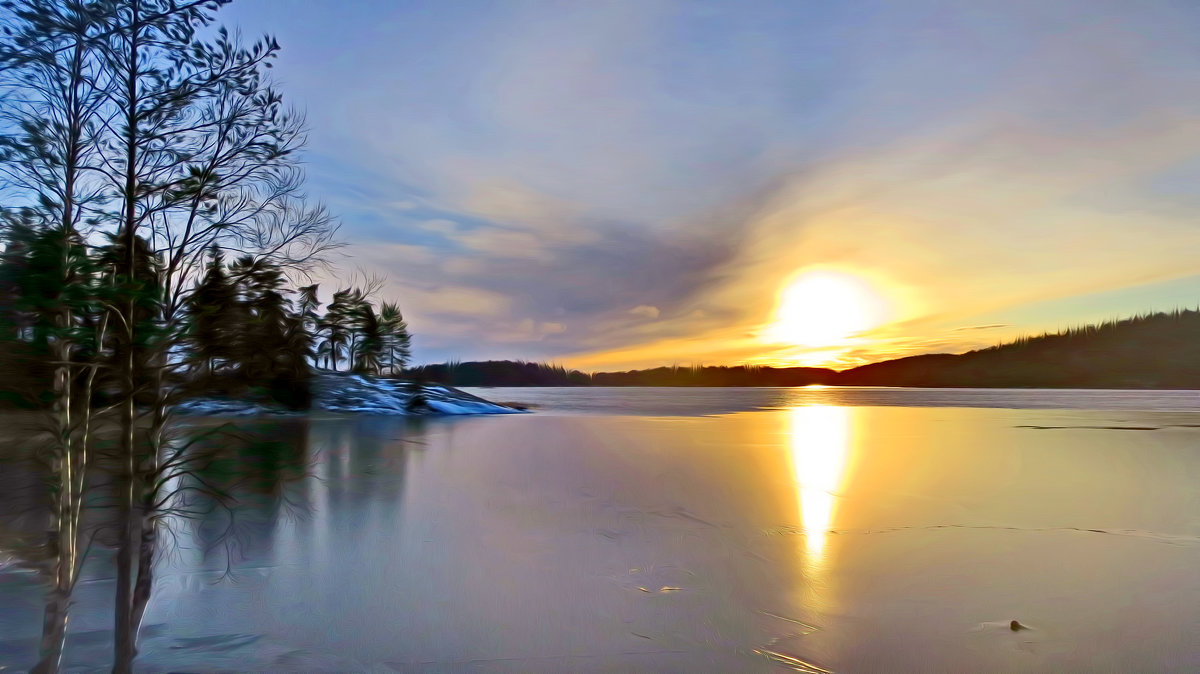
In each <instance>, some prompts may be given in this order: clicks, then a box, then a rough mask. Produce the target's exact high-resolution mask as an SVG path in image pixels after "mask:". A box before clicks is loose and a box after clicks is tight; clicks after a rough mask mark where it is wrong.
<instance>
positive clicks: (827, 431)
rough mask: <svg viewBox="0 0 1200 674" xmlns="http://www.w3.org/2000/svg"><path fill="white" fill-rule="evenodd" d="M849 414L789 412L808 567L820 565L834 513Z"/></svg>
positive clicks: (822, 409) (826, 408)
mask: <svg viewBox="0 0 1200 674" xmlns="http://www.w3.org/2000/svg"><path fill="white" fill-rule="evenodd" d="M850 412H851V410H850V409H848V408H845V407H835V406H830V405H809V406H805V407H795V408H792V409H791V411H790V439H791V454H792V470H793V476H794V479H795V482H796V488H797V491H798V499H797V500H798V502H799V505H800V521H801V524H802V527H803V529H804V536H805V539H806V541H807V543H806V550H807V552H808V555H809V560H808V561H809V564H810V565H811V566H814V567H818V566H821V562H822V560H823V559H824V552H825V537H826V533H827V532H828V531H829V528H830V527H831V526H832V525H833V520H834V517H835V515H836V510H837V494H838V491H839V490H840V489H841V487H842V482H843V480H844V478H845V473H846V465H847V462H848V460H849V458H850V451H851V447H850Z"/></svg>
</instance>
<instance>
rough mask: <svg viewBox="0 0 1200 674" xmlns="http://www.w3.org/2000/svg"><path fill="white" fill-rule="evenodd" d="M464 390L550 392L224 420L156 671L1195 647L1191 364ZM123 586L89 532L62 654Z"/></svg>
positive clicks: (36, 590) (702, 662)
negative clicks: (1177, 372)
mask: <svg viewBox="0 0 1200 674" xmlns="http://www.w3.org/2000/svg"><path fill="white" fill-rule="evenodd" d="M471 392H472V393H476V394H478V395H482V396H484V397H487V398H490V399H493V400H498V401H515V402H523V403H530V404H533V405H534V406H535V410H537V413H535V414H530V415H512V416H502V417H463V418H453V419H436V420H418V421H406V420H403V419H388V418H368V417H363V418H357V419H341V420H305V419H289V420H271V421H269V422H247V423H246V424H245V425H244V426H243V428H242V430H243V431H244V434H243V436H242V437H241V439H240V440H239V441H238V442H233V441H226V442H224V443H222V444H220V445H219V446H216V447H214V448H213V451H217V452H220V453H221V456H222V457H224V459H225V460H224V461H223V462H217V467H215V468H212V469H211V470H212V471H214V472H213V474H212V475H210V477H211V479H212V480H214V481H217V482H220V483H221V484H227V485H228V488H229V489H230V490H231V491H232V492H233V493H235V495H236V498H237V505H236V506H235V508H234V512H233V514H234V517H233V518H232V520H231V519H230V517H229V513H227V512H225V511H224V510H223V509H220V508H213V509H211V511H210V512H209V513H208V514H206V515H203V516H201V517H200V519H199V520H197V521H194V522H190V523H186V522H183V521H176V522H175V523H174V525H173V530H174V536H173V538H172V537H168V538H169V539H171V545H170V546H169V548H168V549H165V550H164V551H163V553H162V554H161V555H160V557H161V571H160V575H159V578H158V582H157V584H156V586H155V589H154V594H153V597H152V599H151V602H150V608H149V610H148V612H147V615H146V620H145V623H144V626H143V631H142V640H141V654H140V656H139V658H138V663H139V671H147V672H167V671H222V670H229V671H244V670H267V671H281V670H283V671H286V670H302V671H347V670H349V671H380V672H389V671H431V672H441V671H449V672H460V671H462V672H468V671H469V672H474V671H489V672H491V671H499V672H559V671H697V672H698V671H730V672H744V671H802V672H821V671H839V672H840V671H848V672H858V671H1044V672H1061V671H1198V670H1200V641H1198V640H1197V639H1196V634H1197V633H1198V631H1200V489H1197V485H1198V484H1200V393H1197V392H1194V391H1165V392H1161V391H1160V392H1144V391H1035V390H1029V391H1025V390H1003V391H997V390H946V389H943V390H929V389H925V390H921V389H909V390H906V389H808V388H806V389H663V388H659V389H589V388H580V389H526V388H522V389H475V390H472V391H471ZM231 522H232V524H233V527H232V529H230V523H231ZM0 532H8V534H9V536H10V537H11V539H10V540H8V541H3V542H0V543H2V544H0V548H3V550H4V551H5V552H7V553H11V554H9V555H8V557H9V562H10V563H9V564H8V566H7V567H5V568H4V570H2V571H0V669H7V670H23V669H26V668H28V667H29V665H30V664H31V663H32V662H33V661H34V660H35V659H36V652H37V639H38V635H39V634H40V628H41V616H42V599H43V591H42V587H41V585H40V584H39V582H38V580H37V577H36V576H35V575H34V574H33V573H31V572H29V571H26V570H24V569H23V568H22V565H21V564H20V563H19V555H17V554H16V553H14V552H12V551H15V550H18V549H19V548H20V545H21V543H22V542H21V541H19V540H16V534H15V533H14V532H15V529H14V528H12V527H10V528H7V529H0ZM227 532H231V533H227ZM114 586H115V583H114V582H113V581H112V563H111V557H110V556H109V555H107V554H106V553H104V551H100V552H98V553H97V554H94V555H93V557H92V559H91V560H90V562H89V565H88V567H87V569H86V573H85V579H84V581H82V583H81V584H80V585H79V587H78V588H77V590H76V595H75V602H74V607H73V613H72V616H71V622H70V625H71V632H70V637H69V640H68V646H67V656H66V662H67V664H68V665H69V668H70V669H72V670H83V671H90V670H93V669H94V670H95V671H107V669H108V666H109V662H110V658H111V652H112V647H111V639H112V635H111V626H110V623H111V619H112V596H113V591H114ZM1012 620H1018V621H1020V623H1021V624H1022V625H1025V626H1027V627H1028V628H1029V629H1022V630H1019V631H1013V630H1012V629H1010V621H1012Z"/></svg>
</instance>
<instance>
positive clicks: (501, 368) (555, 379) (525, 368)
mask: <svg viewBox="0 0 1200 674" xmlns="http://www.w3.org/2000/svg"><path fill="white" fill-rule="evenodd" d="M405 376H407V377H409V378H411V379H413V380H416V381H427V382H434V383H438V384H445V385H447V386H587V385H588V384H590V383H591V381H590V379H589V376H588V375H586V374H584V373H582V372H580V371H578V370H567V369H566V368H564V367H562V366H560V365H552V364H548V363H530V362H526V361H520V360H518V361H512V360H489V361H470V362H465V363H462V362H458V361H451V362H449V363H439V364H437V365H421V366H419V367H414V368H411V369H409V370H407V371H406V372H405Z"/></svg>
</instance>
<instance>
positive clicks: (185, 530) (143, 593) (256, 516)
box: [0, 417, 426, 658]
mask: <svg viewBox="0 0 1200 674" xmlns="http://www.w3.org/2000/svg"><path fill="white" fill-rule="evenodd" d="M425 435H426V422H425V421H424V420H418V419H409V420H404V421H401V420H397V419H385V418H367V417H363V418H357V419H347V420H336V421H323V422H321V421H319V422H310V421H309V420H308V419H306V418H300V419H282V420H271V421H262V422H248V423H239V424H237V425H231V424H226V425H222V426H217V427H205V426H193V427H183V428H180V429H179V433H178V434H177V437H175V438H173V439H171V440H170V443H171V444H172V445H173V446H174V447H175V448H176V449H177V450H178V456H179V457H180V464H179V468H180V469H179V470H177V471H175V472H174V473H175V474H174V475H173V476H172V477H170V478H169V479H165V480H163V481H162V482H161V483H160V484H157V485H149V486H148V488H147V489H146V491H145V492H144V493H146V494H152V495H153V496H154V497H153V498H149V499H146V500H145V501H144V502H143V503H142V507H140V508H138V509H137V510H135V511H134V512H133V513H132V514H131V515H132V516H133V517H135V518H138V520H139V527H140V526H141V524H140V521H141V520H142V518H145V521H148V522H150V523H151V524H152V527H153V530H154V532H155V535H154V536H152V537H146V536H144V535H143V536H138V535H136V534H135V535H134V536H131V537H129V538H128V539H123V538H122V536H121V535H120V532H121V530H122V525H123V524H124V521H123V519H122V518H123V517H125V516H127V515H130V513H125V512H124V511H123V510H122V509H121V508H120V507H118V504H119V500H120V498H121V493H122V489H123V487H124V486H125V485H124V483H123V481H122V480H121V478H120V476H121V469H120V466H119V465H115V464H116V463H117V462H116V461H115V460H114V458H113V457H112V456H111V454H110V452H108V451H106V450H108V449H111V448H110V447H107V445H110V444H111V443H112V439H111V438H101V439H99V441H98V442H97V443H96V445H97V451H96V454H97V457H99V458H100V459H101V460H98V461H96V462H95V463H94V465H93V470H92V475H91V477H90V478H89V481H88V485H87V487H88V489H87V498H86V502H85V506H86V507H84V508H83V514H84V517H83V522H82V526H81V528H82V530H83V532H84V533H83V537H84V539H85V540H86V541H87V542H88V544H89V545H88V546H85V552H86V550H87V549H89V548H90V549H91V554H95V553H96V552H97V551H105V554H104V557H105V559H104V560H95V561H103V562H104V563H105V564H107V563H109V561H110V560H109V559H108V557H109V556H110V555H111V554H113V553H118V552H119V551H120V549H121V546H122V545H125V546H127V550H126V552H127V553H128V554H131V555H132V556H133V558H134V559H138V560H139V564H138V566H139V567H144V568H139V569H138V571H137V573H138V582H137V583H136V587H137V591H136V592H135V593H134V596H133V598H132V599H133V600H134V602H135V605H134V611H133V612H132V619H133V620H134V622H133V624H132V625H131V629H130V632H131V633H132V634H133V635H134V636H135V638H136V634H137V631H138V627H139V625H140V623H141V620H142V617H143V616H144V614H145V611H146V609H147V607H148V604H149V602H150V600H151V590H152V588H153V580H154V576H155V574H154V573H153V571H154V569H155V568H156V567H157V566H158V565H159V564H160V562H161V561H162V560H163V559H164V558H174V557H177V556H181V555H185V554H186V555H189V556H191V555H193V554H194V555H195V557H193V558H192V560H189V561H188V564H189V565H190V564H192V563H199V564H208V565H212V566H220V567H222V568H224V569H225V570H226V571H228V570H230V569H232V568H233V565H234V563H236V562H237V561H239V560H240V559H241V558H243V557H246V556H248V555H255V556H257V555H258V553H259V552H261V551H263V550H268V549H271V548H273V547H275V546H276V545H277V543H276V536H277V533H278V532H279V531H280V529H281V527H282V526H284V525H286V524H287V523H289V522H292V521H295V522H297V523H298V526H297V527H296V529H295V531H296V533H297V534H298V535H299V536H300V537H301V539H304V540H306V542H307V544H308V545H320V544H321V541H324V540H328V537H327V536H326V534H327V533H328V532H329V531H334V530H344V529H345V528H347V527H352V528H353V529H354V530H355V531H357V532H360V533H362V534H365V535H370V534H371V532H373V531H374V530H376V529H377V528H378V527H380V526H391V524H390V523H391V522H392V521H393V520H395V519H396V518H397V517H398V516H399V512H398V510H399V507H400V503H401V502H402V500H403V496H404V486H405V484H404V482H405V479H406V470H405V468H406V463H407V460H408V456H409V454H410V453H411V452H410V450H413V449H418V450H420V449H423V447H424V444H425V443H424V436H425ZM40 441H41V439H40V438H37V437H33V436H32V435H31V436H30V437H29V439H28V440H27V441H26V440H22V441H19V442H14V443H10V445H9V451H7V452H6V453H5V455H4V456H2V457H0V566H2V565H4V564H5V563H7V562H6V561H5V560H6V559H11V560H12V562H11V563H15V564H18V565H20V566H23V567H26V568H29V569H32V570H36V571H37V572H38V574H39V579H40V580H41V581H42V583H43V584H45V585H46V587H47V588H48V590H50V591H48V593H47V595H46V596H47V606H46V614H45V615H46V617H47V619H46V620H45V625H44V628H45V633H44V635H43V641H45V639H46V638H51V639H53V638H58V639H60V643H61V640H63V639H64V638H65V636H66V625H67V620H66V618H67V614H66V611H65V610H61V611H60V610H58V609H57V608H56V606H59V605H61V606H62V607H64V609H65V607H67V606H71V605H72V601H71V600H72V597H71V593H70V591H69V590H70V589H71V588H70V587H69V588H68V592H67V593H66V594H65V595H63V594H61V593H60V594H56V593H55V592H54V591H53V588H55V587H56V586H57V585H56V583H57V578H58V576H57V570H58V568H59V566H58V565H59V564H61V563H69V562H70V561H71V560H64V558H63V554H62V553H63V550H62V548H61V546H57V545H56V544H55V543H56V539H55V536H56V532H57V531H58V527H57V523H56V520H55V509H54V496H55V489H56V487H55V484H56V483H55V480H56V479H57V478H58V477H59V476H58V475H57V474H56V473H55V472H54V470H53V466H52V465H49V464H47V463H46V462H44V461H42V462H39V461H38V460H36V459H37V453H36V451H35V450H36V448H37V447H38V446H39V445H38V444H37V443H38V442H40ZM310 478H312V479H310ZM310 515H312V516H310ZM284 547H287V546H286V545H285V546H284ZM82 561H83V560H82V559H76V560H75V563H76V564H80V565H81V564H82ZM91 568H92V569H93V571H90V572H89V573H91V574H93V575H96V573H97V572H96V571H95V569H96V568H97V567H95V566H94V564H93V565H92V567H91ZM99 575H108V573H107V572H106V571H100V572H99ZM83 610H85V611H88V612H89V613H90V612H91V611H94V610H95V611H99V610H103V609H100V608H92V607H85V608H83ZM51 616H53V617H54V620H53V621H51V620H49V618H50V617H51ZM56 625H57V626H58V631H55V629H56V627H55V626H56ZM116 636H117V635H114V637H116ZM135 653H136V651H135ZM30 657H31V658H32V657H34V656H33V654H31V656H30Z"/></svg>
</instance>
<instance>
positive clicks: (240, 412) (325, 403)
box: [175, 372, 526, 417]
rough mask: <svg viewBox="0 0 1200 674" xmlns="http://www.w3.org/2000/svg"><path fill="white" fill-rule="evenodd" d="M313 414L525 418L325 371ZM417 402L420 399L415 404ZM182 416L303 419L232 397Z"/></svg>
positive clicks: (434, 391)
mask: <svg viewBox="0 0 1200 674" xmlns="http://www.w3.org/2000/svg"><path fill="white" fill-rule="evenodd" d="M312 393H313V401H312V410H318V411H325V412H341V413H353V414H375V415H386V416H410V415H430V414H437V415H456V414H520V413H523V412H525V411H526V410H519V409H516V408H513V407H508V406H507V405H500V404H497V403H494V402H491V401H490V400H484V399H483V398H480V397H477V396H473V395H471V394H469V393H465V392H463V391H459V390H458V389H455V388H450V387H447V386H440V385H436V384H430V385H422V386H417V385H414V384H412V383H411V382H404V381H398V380H395V379H377V378H375V377H366V376H363V375H357V374H335V373H331V372H320V373H316V374H315V375H314V376H313V380H312ZM414 398H416V400H414ZM175 409H176V411H177V412H179V413H181V414H194V415H206V416H236V417H249V416H262V415H288V414H301V413H302V412H295V411H291V410H285V409H281V408H279V407H276V406H272V405H267V404H262V403H256V402H251V401H246V400H233V399H229V398H197V399H192V400H187V401H185V402H182V403H180V404H178V405H177V406H176V408H175Z"/></svg>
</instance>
